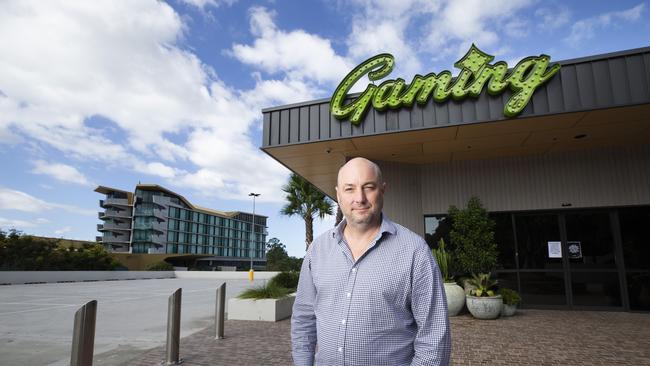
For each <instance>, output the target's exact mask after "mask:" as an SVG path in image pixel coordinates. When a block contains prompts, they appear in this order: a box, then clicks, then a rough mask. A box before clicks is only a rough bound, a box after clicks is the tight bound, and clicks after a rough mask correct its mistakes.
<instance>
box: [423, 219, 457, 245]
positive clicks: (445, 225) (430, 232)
mask: <svg viewBox="0 0 650 366" xmlns="http://www.w3.org/2000/svg"><path fill="white" fill-rule="evenodd" d="M424 227H425V234H424V239H425V240H426V242H427V244H428V245H429V247H430V248H437V247H438V242H440V239H444V240H445V243H446V244H447V245H449V243H450V240H449V231H451V218H449V217H447V216H446V215H435V216H428V217H425V218H424Z"/></svg>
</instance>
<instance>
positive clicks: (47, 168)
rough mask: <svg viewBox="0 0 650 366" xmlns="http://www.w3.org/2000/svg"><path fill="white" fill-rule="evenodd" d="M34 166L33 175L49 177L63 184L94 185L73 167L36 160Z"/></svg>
mask: <svg viewBox="0 0 650 366" xmlns="http://www.w3.org/2000/svg"><path fill="white" fill-rule="evenodd" d="M33 164H34V169H33V170H32V173H34V174H43V175H48V176H51V177H52V178H54V179H56V180H60V181H62V182H67V183H75V184H81V185H84V186H88V185H92V184H93V183H91V182H90V181H89V180H88V178H86V176H85V175H83V174H82V173H81V172H80V171H78V170H77V168H75V167H73V166H70V165H66V164H62V163H49V162H47V161H45V160H36V161H34V162H33Z"/></svg>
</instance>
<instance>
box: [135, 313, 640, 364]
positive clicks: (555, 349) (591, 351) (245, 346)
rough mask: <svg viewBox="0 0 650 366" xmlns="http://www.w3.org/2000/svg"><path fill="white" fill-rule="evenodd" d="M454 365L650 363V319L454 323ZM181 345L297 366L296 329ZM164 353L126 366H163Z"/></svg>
mask: <svg viewBox="0 0 650 366" xmlns="http://www.w3.org/2000/svg"><path fill="white" fill-rule="evenodd" d="M451 324H452V339H453V355H452V363H453V364H454V365H479V364H486V365H635V366H636V365H650V314H632V313H614V312H577V311H551V310H520V311H519V312H518V314H517V315H516V316H514V317H512V318H501V319H497V320H490V321H487V320H484V321H479V320H476V319H473V318H472V317H471V316H470V315H461V316H458V317H454V318H452V322H451ZM225 326H226V328H225V329H226V337H227V338H226V339H224V340H220V341H215V340H214V330H213V329H205V330H203V331H200V332H198V333H195V334H192V335H190V336H189V337H186V338H184V339H182V340H181V345H180V347H181V348H180V354H181V358H182V359H183V360H184V362H183V365H186V366H204V365H205V366H207V365H228V366H235V365H246V366H251V365H290V364H291V354H290V349H291V343H290V340H289V331H290V323H289V321H288V320H283V321H280V322H277V323H264V322H251V321H234V320H229V321H226V325H225ZM164 355H165V349H164V347H159V348H154V349H152V350H149V351H147V352H145V353H144V354H141V355H140V356H138V357H137V358H135V359H133V360H131V361H129V362H127V363H125V365H137V366H150V365H158V364H160V361H162V360H163V359H164Z"/></svg>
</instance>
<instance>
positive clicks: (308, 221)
mask: <svg viewBox="0 0 650 366" xmlns="http://www.w3.org/2000/svg"><path fill="white" fill-rule="evenodd" d="M282 190H283V191H284V192H285V193H286V194H287V195H286V197H285V198H286V200H287V204H286V205H285V206H284V207H282V210H280V213H281V214H283V215H287V216H293V215H298V216H300V217H302V219H303V220H304V221H305V244H306V248H305V249H308V248H309V245H310V244H311V242H312V241H313V240H314V217H316V216H317V215H318V217H320V218H321V219H323V218H325V216H326V215H331V214H332V200H330V199H329V198H327V196H325V194H323V192H321V191H319V190H318V189H316V187H314V186H313V185H312V184H311V183H309V182H307V181H306V180H305V179H304V178H302V177H301V176H299V175H297V174H295V173H291V177H289V182H288V183H287V184H286V185H285V186H284V187H282Z"/></svg>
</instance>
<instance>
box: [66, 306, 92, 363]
mask: <svg viewBox="0 0 650 366" xmlns="http://www.w3.org/2000/svg"><path fill="white" fill-rule="evenodd" d="M96 317H97V300H93V301H89V302H87V303H86V304H85V305H84V306H82V307H80V308H79V310H77V312H76V313H75V314H74V329H73V331H72V353H71V355H70V366H92V364H93V349H94V347H95V319H96Z"/></svg>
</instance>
